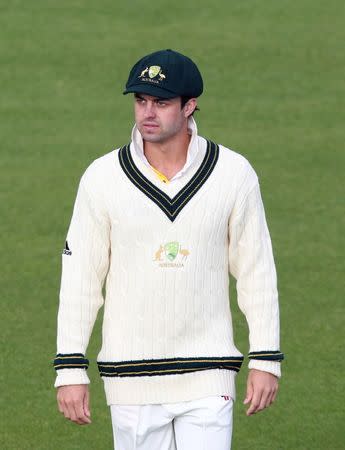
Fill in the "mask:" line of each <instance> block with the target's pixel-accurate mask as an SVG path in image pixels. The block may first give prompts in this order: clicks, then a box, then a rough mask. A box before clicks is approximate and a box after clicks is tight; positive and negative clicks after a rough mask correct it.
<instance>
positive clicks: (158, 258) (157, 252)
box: [154, 245, 164, 261]
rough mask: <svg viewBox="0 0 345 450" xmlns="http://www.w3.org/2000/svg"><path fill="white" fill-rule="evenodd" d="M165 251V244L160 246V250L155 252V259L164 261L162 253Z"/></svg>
mask: <svg viewBox="0 0 345 450" xmlns="http://www.w3.org/2000/svg"><path fill="white" fill-rule="evenodd" d="M163 252H164V247H163V245H160V246H159V250H157V251H156V253H155V259H154V261H162V258H161V257H162V253H163Z"/></svg>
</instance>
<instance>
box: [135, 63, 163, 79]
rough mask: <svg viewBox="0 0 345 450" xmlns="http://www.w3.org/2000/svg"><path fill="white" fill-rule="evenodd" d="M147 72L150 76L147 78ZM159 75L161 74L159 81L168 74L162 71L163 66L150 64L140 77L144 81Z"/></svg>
mask: <svg viewBox="0 0 345 450" xmlns="http://www.w3.org/2000/svg"><path fill="white" fill-rule="evenodd" d="M147 74H148V76H149V78H146V76H147ZM157 76H159V81H162V80H164V79H165V78H166V76H165V75H164V73H163V72H162V68H161V67H160V66H150V67H146V68H145V69H144V70H143V71H142V72H141V74H140V75H139V77H138V78H142V79H143V81H149V80H152V79H153V78H156V77H157Z"/></svg>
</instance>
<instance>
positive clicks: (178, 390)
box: [103, 369, 236, 405]
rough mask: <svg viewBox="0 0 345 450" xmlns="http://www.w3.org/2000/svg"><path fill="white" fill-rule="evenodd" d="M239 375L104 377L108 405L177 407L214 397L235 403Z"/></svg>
mask: <svg viewBox="0 0 345 450" xmlns="http://www.w3.org/2000/svg"><path fill="white" fill-rule="evenodd" d="M235 377H236V372H235V371H233V370H226V369H211V370H200V371H196V372H192V373H184V374H178V375H164V376H159V375H157V376H140V377H103V381H104V388H105V394H106V399H107V404H108V405H120V404H122V405H143V404H152V403H175V402H183V401H189V400H195V399H198V398H202V397H207V396H211V395H229V396H231V397H232V398H233V399H234V400H235V396H236V390H235Z"/></svg>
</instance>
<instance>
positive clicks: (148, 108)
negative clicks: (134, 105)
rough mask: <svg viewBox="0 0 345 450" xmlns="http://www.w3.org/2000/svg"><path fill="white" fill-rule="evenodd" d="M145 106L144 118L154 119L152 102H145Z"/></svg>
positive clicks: (154, 113)
mask: <svg viewBox="0 0 345 450" xmlns="http://www.w3.org/2000/svg"><path fill="white" fill-rule="evenodd" d="M145 106H146V107H145V117H146V118H149V117H155V115H156V112H155V104H154V103H153V102H147V103H146V105H145Z"/></svg>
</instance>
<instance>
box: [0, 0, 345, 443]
mask: <svg viewBox="0 0 345 450" xmlns="http://www.w3.org/2000/svg"><path fill="white" fill-rule="evenodd" d="M344 10H345V4H344V2H343V1H342V0H334V1H333V0H330V1H327V2H324V1H321V0H299V1H295V2H293V1H287V0H266V1H255V0H247V1H246V0H243V1H237V2H235V1H229V0H228V1H226V0H222V1H215V2H212V3H210V2H208V1H205V0H198V1H196V0H194V1H189V0H185V1H183V2H169V1H167V0H161V1H159V2H158V1H157V2H152V1H150V2H149V1H139V0H130V1H128V2H127V3H124V2H115V1H110V0H99V1H98V2H91V1H81V0H69V1H67V0H60V1H59V2H58V1H52V0H44V1H43V0H35V1H33V2H29V1H24V0H12V1H8V2H4V1H1V2H0V53H1V66H0V82H1V101H0V133H1V134H0V137H1V147H0V154H1V157H0V170H1V177H0V185H1V190H0V198H1V203H0V205H1V206H0V208H1V210H0V212H1V221H0V231H1V238H2V246H1V256H0V263H1V288H0V289H1V292H0V300H1V340H2V346H1V349H2V350H1V361H2V367H1V380H0V381H1V404H0V411H1V420H0V424H1V425H0V426H1V436H0V448H1V449H4V450H12V449H16V450H17V449H20V450H26V449H34V450H48V449H54V450H56V449H62V448H63V449H66V450H77V449H110V448H112V432H111V423H110V417H109V412H108V408H107V407H106V405H105V398H104V393H103V386H102V383H101V380H100V379H99V378H98V374H97V370H96V367H95V363H93V364H92V365H91V366H92V367H91V368H90V375H91V377H92V380H93V383H92V385H91V395H92V414H93V424H92V425H91V426H89V427H78V426H76V425H74V424H72V423H69V422H67V421H65V420H64V419H63V417H61V416H60V414H59V413H58V412H57V409H56V401H55V390H54V388H53V382H54V372H53V369H52V367H51V360H52V358H53V357H54V353H55V334H56V330H55V328H56V313H57V306H58V290H59V281H60V261H61V260H60V258H61V256H60V255H61V249H62V247H63V244H64V240H65V235H66V231H67V227H68V224H69V220H70V216H71V212H72V206H73V202H74V198H75V194H76V189H77V184H78V180H79V178H80V176H81V174H82V172H83V171H84V169H85V168H86V167H87V165H88V164H89V163H90V162H91V161H92V160H93V159H95V158H96V157H98V156H100V155H102V154H104V153H106V152H108V151H110V150H111V149H113V148H115V147H118V146H120V145H121V144H124V143H126V142H127V141H128V139H129V133H130V130H131V127H132V122H133V116H132V101H131V98H130V97H128V96H123V95H122V94H121V92H122V89H123V86H124V83H125V81H126V79H127V75H128V71H129V68H130V67H131V66H132V65H133V64H134V62H135V61H136V60H137V59H138V58H139V57H141V56H142V55H144V54H146V53H149V52H151V51H154V50H157V49H161V48H173V49H175V50H178V51H181V52H182V53H186V54H187V55H190V56H191V57H192V58H193V59H194V60H195V61H196V62H197V64H198V66H199V67H200V69H201V71H202V74H203V77H204V82H205V93H204V95H203V96H202V97H201V98H200V103H199V105H200V108H201V112H200V113H198V114H197V120H198V126H199V131H200V134H202V135H204V136H207V137H209V138H211V139H214V140H216V141H217V142H219V143H223V144H224V145H226V146H228V147H230V148H232V149H234V150H236V151H238V152H240V153H242V154H243V155H244V156H246V157H247V158H248V159H249V160H250V161H251V163H252V164H253V165H254V167H255V169H256V171H257V172H258V174H259V176H260V180H261V186H262V194H263V197H264V202H265V208H266V213H267V218H268V223H269V227H270V231H271V235H272V240H273V246H274V252H275V259H276V263H277V269H278V275H279V290H280V304H281V319H282V326H281V329H282V333H281V334H282V338H281V340H282V346H281V348H282V350H283V351H284V352H285V353H286V357H287V358H286V361H285V362H284V363H283V378H282V380H281V390H280V395H279V398H278V400H277V402H276V403H275V404H274V405H273V406H272V408H270V409H268V410H265V411H264V412H262V413H260V414H258V415H255V416H253V417H250V418H247V417H246V416H245V413H244V411H245V409H244V406H243V405H242V399H243V397H244V392H245V381H246V369H245V368H244V369H243V370H242V372H241V373H240V375H239V376H238V402H237V403H236V407H235V422H234V424H235V427H234V435H233V448H234V449H235V450H237V449H257V450H268V449H273V450H278V449H289V450H292V449H307V450H310V449H327V450H332V449H340V448H345V443H344V431H343V430H344V429H343V423H344V414H343V413H344V400H343V395H344V356H341V355H344V352H343V347H344V333H343V317H344V307H343V303H344V289H343V288H344V250H345V249H344V189H343V187H344V159H345V157H344V140H345V131H344V119H345V114H344V88H345V84H344V70H345V64H344V59H345V58H344V41H345V36H344V34H345V33H344V23H345V22H344V19H345V14H344V12H345V11H344ZM232 309H233V310H234V324H235V332H236V343H237V345H238V347H239V348H240V349H241V351H242V352H243V353H246V352H247V350H248V346H247V328H246V324H245V320H244V319H243V317H242V316H241V314H240V313H239V311H238V308H237V307H236V301H235V297H233V300H232ZM99 331H100V320H99V319H98V321H97V324H96V327H95V330H94V333H93V337H92V340H91V343H90V347H89V351H88V356H89V357H90V359H91V360H93V361H94V360H95V357H96V354H97V351H98V348H99V345H100V336H99ZM210 450H212V449H210Z"/></svg>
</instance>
